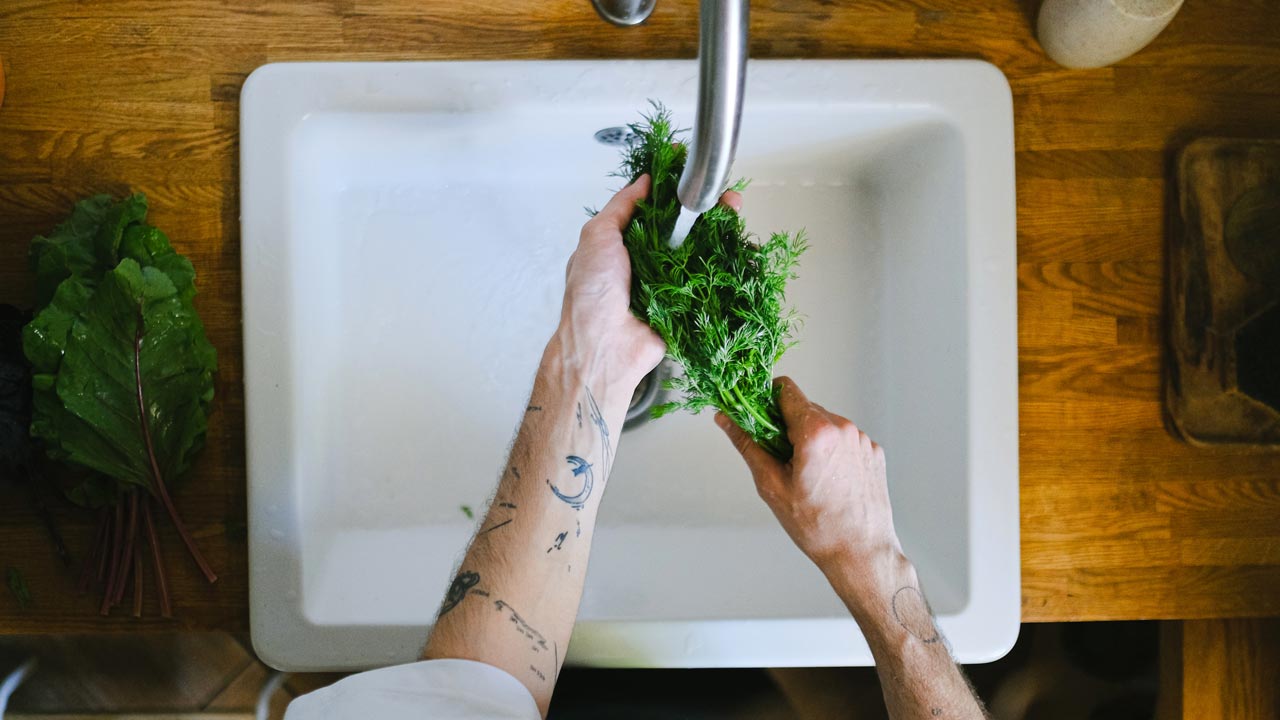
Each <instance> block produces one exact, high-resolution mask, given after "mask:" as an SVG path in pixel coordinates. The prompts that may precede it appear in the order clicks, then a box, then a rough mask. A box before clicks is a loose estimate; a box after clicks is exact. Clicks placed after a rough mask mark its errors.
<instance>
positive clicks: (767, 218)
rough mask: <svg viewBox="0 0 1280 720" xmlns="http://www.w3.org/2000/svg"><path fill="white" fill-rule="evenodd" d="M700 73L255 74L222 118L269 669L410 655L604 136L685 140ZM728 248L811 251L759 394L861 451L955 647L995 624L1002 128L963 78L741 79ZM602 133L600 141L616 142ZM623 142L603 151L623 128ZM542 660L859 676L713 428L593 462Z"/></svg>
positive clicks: (975, 648) (526, 360)
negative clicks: (589, 491)
mask: <svg viewBox="0 0 1280 720" xmlns="http://www.w3.org/2000/svg"><path fill="white" fill-rule="evenodd" d="M696 70H697V68H696V65H695V64H694V63H693V62H686V61H658V62H456V63H453V62H441V63H367V64H366V63H334V64H274V65H267V66H265V67H262V68H259V69H258V70H257V71H256V72H254V73H253V74H252V75H251V76H250V77H249V79H248V81H247V82H246V83H245V86H244V90H243V94H242V106H241V107H242V109H241V112H242V119H241V132H242V137H241V204H242V230H243V247H242V261H243V283H244V346H245V395H246V411H247V422H248V470H249V477H248V482H249V513H250V536H249V540H250V550H251V558H250V569H251V585H250V599H251V609H252V610H251V612H252V636H253V642H254V646H255V648H256V649H257V651H258V653H259V655H261V656H262V657H263V658H264V659H265V660H266V661H267V662H268V663H270V664H272V665H274V666H276V667H278V668H281V669H286V670H332V669H352V668H364V667H371V666H376V665H385V664H390V663H396V662H403V661H409V660H413V659H415V658H416V657H417V655H418V652H419V650H420V648H421V646H422V643H423V641H424V639H425V637H426V634H427V629H428V625H429V624H430V622H431V621H432V619H433V617H434V612H435V610H436V608H437V606H438V603H439V601H440V598H441V597H442V595H443V592H444V590H445V588H446V586H447V585H448V582H449V579H450V577H451V575H452V572H453V567H454V564H455V563H456V562H457V561H458V560H459V559H460V553H461V550H462V548H463V547H464V546H465V545H466V543H467V540H468V538H469V536H470V534H471V533H472V532H473V530H474V521H472V520H470V519H468V518H467V517H466V515H465V514H464V512H463V510H462V506H464V505H465V506H470V507H471V508H475V509H476V512H477V514H478V513H479V512H481V511H482V509H483V507H484V505H485V502H486V498H487V497H488V495H489V493H490V492H491V491H492V489H493V487H494V484H495V482H496V479H497V476H498V473H499V472H500V470H501V468H502V464H503V461H504V457H505V452H506V449H507V446H508V443H509V442H510V441H511V438H512V436H513V432H514V430H515V428H516V425H517V423H518V421H519V420H520V418H521V414H522V412H521V411H522V409H523V407H524V402H525V399H526V397H527V394H528V392H529V388H530V383H531V380H532V377H533V373H534V370H535V368H536V364H537V361H538V358H539V355H540V352H541V349H542V346H543V345H544V344H545V342H546V340H547V338H548V337H549V335H550V333H551V331H552V329H553V328H554V327H555V324H556V319H557V317H558V310H559V302H560V295H561V292H562V291H563V283H564V275H563V269H564V263H565V261H566V259H567V258H568V256H569V253H570V252H571V251H572V249H573V247H574V245H575V243H576V240H577V235H578V229H579V227H580V226H581V225H582V223H583V222H584V220H585V219H586V218H585V214H584V212H583V209H582V208H583V206H584V205H586V206H596V207H599V206H600V205H602V204H603V203H604V202H605V201H606V200H607V199H608V197H609V196H610V194H611V193H610V188H616V187H617V186H618V185H619V184H620V183H619V181H618V180H617V179H616V178H609V177H607V174H608V173H610V172H611V171H613V170H614V169H615V168H616V167H617V164H618V153H619V148H618V147H617V146H612V145H608V144H605V143H602V142H601V141H600V140H598V139H597V138H596V135H597V132H598V131H600V130H603V129H606V128H614V127H618V126H622V125H625V124H627V123H629V122H633V121H636V120H637V119H638V116H639V113H640V112H641V111H643V110H646V109H648V100H649V99H656V100H661V101H662V102H664V103H666V104H667V106H668V107H669V108H670V109H671V110H672V111H673V113H674V114H675V117H676V119H677V121H679V123H681V124H683V125H685V126H687V125H689V124H690V123H691V122H692V117H691V115H692V111H693V103H694V96H695V92H696V81H695V77H696ZM747 88H748V90H747V104H746V106H745V109H744V113H743V119H742V130H741V142H740V145H739V147H738V154H737V162H736V164H735V175H741V176H745V177H748V178H752V179H753V182H752V184H751V186H750V188H749V189H748V190H747V192H746V193H745V195H746V206H745V209H744V214H745V216H746V217H747V220H748V226H749V228H750V229H751V230H752V231H754V232H756V233H758V234H760V235H765V234H767V233H769V232H770V231H773V230H795V229H799V228H805V229H806V230H807V232H808V235H809V238H810V242H811V249H810V250H809V252H808V253H807V254H806V255H805V256H804V257H803V258H802V261H801V266H800V271H799V272H800V277H799V279H798V280H796V281H795V282H794V283H793V285H792V286H791V287H790V288H789V293H788V298H789V300H790V302H791V303H792V304H793V305H794V306H795V307H796V308H798V309H799V311H800V312H801V313H802V314H803V316H804V317H805V323H804V327H803V329H802V330H801V332H800V334H799V337H798V340H799V344H797V345H796V346H795V348H794V349H793V350H791V351H790V352H789V353H788V354H787V356H786V357H785V359H784V360H783V362H782V364H781V366H780V368H779V372H780V373H786V374H790V375H792V376H793V377H795V378H796V380H797V381H798V382H799V383H800V385H801V386H802V387H803V388H804V389H805V390H806V391H807V392H808V393H809V395H810V396H811V397H813V398H815V399H816V400H818V401H819V402H821V403H822V404H823V405H825V406H826V407H828V408H830V409H831V410H832V411H835V412H839V413H841V414H844V415H847V416H849V417H850V418H852V419H854V420H855V421H856V422H857V423H858V424H859V425H860V426H861V427H863V428H864V429H866V430H867V431H868V432H869V433H870V434H871V435H872V436H873V437H874V438H876V439H877V440H879V442H881V443H882V444H883V445H884V447H885V448H886V452H887V455H888V468H889V483H890V491H891V495H892V500H893V505H894V510H895V518H896V523H897V527H898V531H899V533H900V535H901V538H902V542H903V545H904V547H905V549H906V551H907V553H908V554H909V555H910V556H911V558H912V559H913V560H914V562H915V563H916V566H917V568H918V570H919V574H920V577H921V581H922V584H923V587H924V590H925V592H926V593H927V594H928V597H929V599H930V601H931V603H932V606H933V609H934V611H935V612H936V614H937V617H938V621H939V624H940V626H941V628H942V630H943V632H944V633H945V634H946V635H947V637H948V639H949V641H950V642H951V644H952V646H953V649H954V652H955V654H956V656H957V657H958V658H959V659H960V660H962V661H965V662H982V661H989V660H993V659H995V658H997V657H999V656H1001V655H1003V654H1004V653H1005V652H1006V651H1007V650H1008V649H1009V648H1010V647H1011V646H1012V645H1013V642H1014V640H1015V638H1016V636H1017V631H1018V625H1019V620H1020V597H1021V596H1020V593H1021V588H1020V578H1019V548H1018V432H1017V348H1016V322H1015V315H1016V288H1015V282H1016V281H1015V232H1014V181H1013V180H1014V175H1013V125H1012V108H1011V102H1010V95H1009V89H1008V85H1007V84H1006V82H1005V79H1004V77H1003V76H1002V75H1001V74H1000V72H999V71H998V70H996V69H995V68H994V67H992V66H991V65H988V64H985V63H981V62H973V61H883V62H882V61H832V62H828V61H754V62H752V63H751V65H750V68H749V73H748V82H747ZM604 135H606V136H609V135H610V134H609V133H605V134H604ZM617 135H618V133H614V134H612V136H613V137H616V136H617ZM579 618H580V622H579V624H578V626H577V629H576V630H575V633H574V637H573V645H572V647H571V649H570V652H569V655H568V658H569V660H570V661H571V662H576V663H579V664H587V665H598V666H637V667H664V666H665V667H677V666H679V667H701V666H721V667H729V666H788V665H863V664H870V663H871V662H872V658H871V653H870V651H869V650H868V648H867V644H866V642H865V640H864V639H863V638H862V637H861V635H860V634H859V631H858V628H857V626H856V624H855V623H854V622H853V621H852V620H851V619H850V618H849V616H848V614H847V612H846V611H845V608H844V606H843V605H842V604H841V603H840V601H839V599H838V598H837V597H836V595H835V594H834V593H833V592H832V591H831V590H830V589H829V587H828V586H827V583H826V582H825V580H824V578H823V576H822V575H821V574H820V573H819V572H818V571H817V570H816V569H815V568H814V567H813V566H812V565H811V564H810V563H809V562H808V561H807V560H806V559H805V558H804V557H803V556H802V555H801V554H800V553H799V552H798V551H797V550H796V549H795V548H794V547H793V546H792V544H791V542H790V541H789V540H788V539H787V537H786V535H785V534H784V533H783V532H782V531H781V529H779V527H778V525H777V523H776V522H775V521H774V519H773V517H772V516H771V515H770V513H769V511H768V510H767V509H766V508H765V506H764V504H763V503H762V502H761V501H760V500H759V499H758V498H757V497H756V494H755V491H754V487H753V485H752V483H751V480H750V476H749V475H748V473H747V470H746V468H745V467H744V466H743V464H742V462H741V460H740V459H739V458H738V457H737V455H736V454H735V453H734V452H733V450H732V448H731V447H730V445H729V443H728V442H727V441H726V440H725V439H724V437H723V436H722V435H721V433H720V431H719V430H718V429H717V428H716V427H715V426H714V423H712V421H711V417H710V415H709V414H705V413H704V414H703V415H700V416H693V415H687V414H680V415H676V416H670V417H666V418H662V419H661V420H657V421H653V422H649V423H646V424H643V425H640V426H638V427H636V428H634V429H632V430H630V431H627V432H626V433H625V434H623V436H622V437H621V440H620V442H619V448H618V454H617V459H616V464H615V469H614V475H613V478H612V480H611V481H610V482H609V492H608V496H607V498H606V500H605V502H604V505H603V509H602V512H601V514H600V521H599V530H598V532H597V534H596V545H595V549H594V553H593V556H592V560H591V568H590V572H589V573H588V578H587V585H586V591H585V595H584V597H583V601H582V607H581V612H580V615H579Z"/></svg>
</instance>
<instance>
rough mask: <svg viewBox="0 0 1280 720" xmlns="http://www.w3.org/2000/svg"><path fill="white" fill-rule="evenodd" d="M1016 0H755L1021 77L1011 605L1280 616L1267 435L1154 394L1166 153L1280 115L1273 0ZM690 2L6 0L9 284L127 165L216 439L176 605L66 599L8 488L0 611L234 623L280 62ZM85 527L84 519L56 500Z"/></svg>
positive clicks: (89, 622)
mask: <svg viewBox="0 0 1280 720" xmlns="http://www.w3.org/2000/svg"><path fill="white" fill-rule="evenodd" d="M1032 1H1033V0H1025V1H1021V2H1019V1H1014V0H993V1H991V2H985V3H984V2H971V1H970V0H858V1H856V2H834V1H832V0H825V1H824V0H756V2H753V3H752V16H751V52H752V55H753V56H754V57H758V58H766V57H769V58H776V57H815V58H883V57H976V58H983V59H986V60H989V61H991V62H993V63H995V64H996V65H998V66H999V67H1000V68H1001V69H1002V70H1003V71H1004V72H1005V74H1006V75H1007V76H1008V77H1009V82H1010V84H1011V86H1012V88H1013V92H1014V112H1015V115H1016V143H1017V174H1018V181H1017V191H1018V252H1019V257H1018V263H1019V264H1018V288H1019V293H1018V302H1019V321H1018V337H1019V347H1020V363H1019V365H1020V388H1021V436H1022V437H1021V452H1022V557H1023V617H1024V619H1025V620H1028V621H1042V620H1065V619H1111V618H1203V617H1215V616H1261V615H1280V456H1277V455H1276V454H1260V453H1249V452H1242V451H1229V450H1205V449H1197V448H1191V447H1188V446H1186V445H1184V444H1182V443H1180V442H1178V441H1176V440H1174V439H1173V438H1171V437H1170V435H1169V434H1168V433H1167V432H1166V431H1165V428H1164V427H1163V425H1162V419H1161V404H1160V394H1159V387H1160V381H1159V378H1160V344H1159V343H1160V335H1161V332H1162V330H1161V322H1160V316H1161V312H1160V310H1161V304H1162V286H1163V278H1162V258H1163V249H1164V243H1165V234H1164V231H1165V211H1166V207H1167V203H1168V197H1167V195H1168V192H1169V185H1168V183H1167V181H1166V173H1167V167H1168V164H1169V159H1170V157H1171V153H1172V150H1173V149H1175V148H1176V147H1178V146H1180V145H1181V144H1183V143H1184V142H1185V141H1186V140H1187V139H1189V138H1191V137H1194V136H1197V135H1202V134H1214V135H1220V136H1246V137H1251V136H1258V137H1267V136H1270V137H1276V136H1278V135H1280V15H1277V13H1276V12H1275V6H1274V4H1273V3H1272V2H1270V0H1220V1H1218V2H1212V3H1208V2H1190V3H1187V4H1186V6H1185V7H1184V9H1183V10H1182V12H1181V13H1180V14H1179V15H1178V17H1177V18H1176V19H1175V20H1174V21H1173V23H1172V24H1171V25H1170V27H1169V28H1168V30H1167V31H1166V32H1165V33H1164V34H1163V35H1162V36H1161V37H1160V38H1159V39H1157V40H1156V41H1155V42H1154V43H1153V44H1152V45H1151V46H1150V47H1148V48H1147V49H1146V50H1144V51H1143V52H1141V53H1139V54H1138V55H1136V56H1135V57H1133V58H1131V59H1129V60H1126V61H1125V62H1123V63H1121V64H1119V65H1116V66H1114V67H1110V68H1103V69H1099V70H1089V71H1069V70H1064V69H1062V68H1058V67H1056V66H1054V65H1053V64H1052V63H1050V62H1049V61H1048V60H1047V59H1045V57H1044V55H1043V54H1042V53H1041V51H1040V48H1039V46H1038V45H1037V43H1036V41H1035V39H1034V37H1033V35H1032V32H1031V22H1030V20H1029V13H1030V12H1031V11H1032V9H1033V8H1031V7H1030V5H1031V4H1032ZM695 53H696V3H695V2H693V0H658V5H657V10H656V12H655V14H654V16H653V17H652V18H651V19H650V21H649V22H648V23H647V24H646V25H644V26H642V27H638V28H631V29H619V28H614V27H612V26H609V25H607V24H605V23H604V22H603V21H601V20H600V19H598V18H597V17H596V15H595V13H594V12H593V10H592V9H591V6H590V3H589V2H588V0H527V1H520V0H502V1H501V2H499V1H497V0H470V1H469V2H454V1H452V0H310V1H303V0H98V1H95V2H80V1H74V0H5V1H4V2H3V3H2V4H0V55H2V56H3V58H4V60H3V62H4V64H5V70H6V71H7V80H8V83H7V97H6V99H5V103H4V106H3V107H2V108H0V302H16V303H22V304H25V303H28V302H29V301H30V296H31V289H32V288H31V279H30V276H29V275H28V273H27V271H26V261H25V256H26V248H27V243H28V241H29V240H30V238H31V236H32V235H34V234H36V233H40V232H45V231H47V230H48V229H50V228H51V227H52V226H53V225H54V224H55V223H56V222H58V221H59V220H60V219H61V218H63V217H65V216H66V214H67V212H68V210H69V208H70V207H71V204H72V203H73V202H74V201H75V200H76V199H78V198H80V197H81V196H84V195H88V194H91V193H96V192H104V191H105V192H116V193H122V192H124V191H125V190H126V189H128V188H132V189H134V190H138V191H142V192H145V193H146V194H147V196H148V197H149V198H150V200H151V206H152V208H153V210H152V215H151V217H152V219H153V221H154V222H155V223H156V224H157V225H158V226H160V227H161V228H163V229H164V230H165V231H166V232H168V233H169V234H170V236H171V237H172V238H173V239H174V243H175V245H176V246H177V247H178V249H179V250H180V251H182V252H184V253H186V254H187V255H188V256H189V257H190V258H191V259H192V261H193V262H194V263H195V266H196V268H197V269H198V271H199V273H200V275H199V287H200V291H201V294H200V296H199V298H198V300H197V303H198V307H199V308H200V311H201V313H202V315H203V317H204V320H205V322H206V324H207V326H208V329H209V336H210V339H211V340H212V341H213V343H214V345H215V346H217V348H218V351H219V358H220V364H221V369H220V372H219V375H218V381H217V382H218V384H217V393H218V395H217V400H216V411H215V414H214V416H213V418H212V420H211V425H210V434H209V444H208V447H207V449H206V450H205V451H204V453H203V455H202V456H201V457H200V459H199V463H198V467H197V469H196V471H195V472H194V473H193V475H192V477H190V478H189V480H188V482H187V483H185V486H184V487H183V488H181V490H180V491H179V493H178V500H177V502H178V504H179V505H180V507H181V509H182V512H183V515H184V517H185V518H186V520H187V521H188V522H189V523H190V524H191V526H192V527H193V529H194V531H195V533H196V535H197V536H198V537H199V539H200V542H201V544H202V546H203V547H204V549H205V551H206V552H207V554H208V557H209V558H210V560H211V562H212V564H213V565H214V567H215V569H216V570H217V571H218V574H219V575H220V579H219V581H218V583H217V585H215V586H213V587H209V586H207V585H206V584H205V583H204V582H203V580H202V579H201V578H200V577H199V574H198V572H197V571H196V569H195V568H194V567H193V566H192V564H191V562H190V561H189V559H188V558H187V557H186V555H185V554H184V552H183V550H182V548H181V546H180V544H179V542H178V538H177V537H176V536H175V535H174V534H173V533H172V531H171V530H169V529H168V528H167V526H166V527H165V530H164V536H163V540H164V542H165V543H166V553H167V555H168V566H169V570H170V575H171V583H172V589H173V597H174V599H175V606H176V607H175V610H176V615H177V619H176V620H174V621H172V622H167V621H161V620H159V619H157V618H156V617H155V614H156V613H155V607H154V605H153V604H151V605H149V606H148V608H147V612H148V615H149V617H148V619H145V620H143V621H140V622H139V621H134V620H133V619H131V618H128V619H126V618H121V617H113V618H110V619H104V618H101V617H99V616H98V615H97V613H96V612H95V610H94V603H93V601H92V600H91V599H90V598H82V597H77V596H75V595H74V594H73V593H72V592H71V589H72V584H73V580H72V575H73V573H72V572H70V571H66V570H64V569H63V568H62V567H61V566H60V565H59V564H58V563H57V560H56V559H55V557H54V555H53V552H52V550H51V548H50V546H49V544H48V542H47V541H46V538H45V536H44V533H43V531H42V530H41V529H40V528H39V527H38V525H37V523H36V521H35V517H34V515H33V513H32V511H31V509H30V504H29V503H28V502H27V501H26V500H25V498H24V497H23V495H22V493H20V492H17V491H15V490H14V489H12V488H9V487H6V489H5V490H3V493H2V494H0V503H3V508H4V510H3V512H2V513H0V565H3V566H11V567H16V568H18V569H20V570H21V571H22V572H23V573H24V574H25V576H26V578H27V581H28V584H29V586H30V589H31V595H32V598H33V603H32V605H31V606H30V607H29V608H28V609H26V610H21V609H19V608H18V606H17V604H16V602H15V601H14V600H13V599H12V598H11V597H9V596H8V594H2V595H0V630H3V631H8V632H68V631H106V630H118V631H133V630H137V629H145V628H206V629H212V628H217V629H226V630H243V629H245V628H246V627H247V622H248V607H247V600H248V598H247V567H246V565H247V554H246V544H245V540H244V532H243V530H244V521H245V477H244V475H245V462H244V412H243V395H242V391H241V342H240V282H239V270H238V264H239V250H240V248H239V228H238V204H239V198H238V196H237V193H238V182H237V172H238V168H237V158H236V153H237V112H238V94H239V88H240V86H241V84H242V83H243V81H244V78H245V77H246V75H247V74H248V73H249V72H250V71H252V70H253V69H254V68H255V67H257V66H259V65H261V64H263V63H266V62H271V61H278V60H339V59H345V60H425V59H449V58H459V59H461V58H467V59H476V58H630V57H641V58H680V57H682V58H690V57H693V56H694V55H695ZM56 514H57V517H58V520H59V522H60V523H61V525H62V528H63V532H64V533H65V534H66V536H67V542H68V543H69V544H70V545H71V547H72V550H73V551H74V552H76V553H80V552H82V551H83V550H84V547H85V544H86V542H87V540H88V537H87V535H88V533H89V522H90V520H89V518H88V517H86V516H84V515H83V514H81V513H79V512H76V511H75V510H74V509H69V508H59V509H58V510H57V511H56Z"/></svg>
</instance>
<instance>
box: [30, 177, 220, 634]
mask: <svg viewBox="0 0 1280 720" xmlns="http://www.w3.org/2000/svg"><path fill="white" fill-rule="evenodd" d="M146 213H147V203H146V198H145V197H144V196H142V195H140V194H135V195H132V196H130V197H128V198H125V199H124V200H121V201H119V202H116V201H114V200H112V199H111V198H110V197H108V196H105V195H99V196H96V197H92V198H89V199H87V200H84V201H82V202H80V203H78V204H77V205H76V207H75V209H74V210H73V211H72V214H71V217H70V219H68V220H67V221H66V222H64V223H63V224H61V225H59V226H58V227H57V228H56V229H55V230H54V231H53V233H51V234H50V235H49V236H48V237H37V238H35V239H34V240H33V241H32V242H31V268H32V270H33V272H35V275H36V283H35V284H36V301H37V306H36V315H35V317H34V318H33V319H32V321H31V323H30V324H28V325H27V326H26V328H24V330H23V350H24V352H25V353H26V356H27V358H28V359H29V360H30V361H31V365H32V372H33V375H32V388H33V415H32V421H31V434H32V436H33V437H36V438H38V439H40V440H42V441H43V442H44V447H45V451H46V453H47V454H48V455H49V456H50V457H51V458H53V459H56V460H60V461H63V462H65V463H67V464H69V465H71V466H74V467H77V468H82V469H84V470H87V471H89V472H88V473H87V477H86V478H85V479H83V480H82V481H80V482H79V483H77V484H76V485H74V486H72V487H71V488H69V489H68V490H67V491H66V494H67V496H68V497H69V498H70V499H71V500H72V501H74V502H76V503H79V504H81V505H84V506H87V507H91V508H99V509H101V511H100V513H99V515H100V519H99V529H98V542H97V543H95V545H94V547H93V550H91V552H90V553H89V555H88V556H86V558H85V568H84V572H83V573H82V576H81V585H82V587H84V586H85V585H87V582H88V579H89V578H90V576H91V570H92V569H93V567H94V566H97V568H98V573H97V575H98V580H99V581H100V582H102V583H103V584H104V592H103V601H102V612H103V613H104V614H105V613H107V612H109V611H110V609H111V607H112V606H114V605H116V604H118V603H119V602H120V600H121V598H122V597H123V594H124V587H125V582H126V579H127V578H128V577H129V575H130V571H133V576H134V598H133V599H134V613H135V614H139V613H140V612H141V600H142V599H141V595H140V591H141V580H142V572H141V570H142V566H141V562H142V552H141V547H142V544H141V542H140V541H139V537H140V536H141V535H144V534H145V535H146V540H147V542H148V544H149V545H150V546H151V555H152V559H153V561H154V562H155V564H156V580H157V586H158V587H157V592H158V594H159V595H160V607H161V612H162V614H165V615H168V613H169V600H168V595H167V586H166V584H165V579H164V574H163V571H162V568H161V567H160V564H159V559H160V552H159V548H158V546H157V536H156V533H155V523H154V521H153V519H152V514H153V513H152V506H153V505H155V504H159V505H160V506H162V507H163V508H164V510H165V511H166V512H167V513H168V515H169V517H170V520H171V521H172V522H173V525H174V527H175V529H176V530H177V531H178V535H179V536H180V537H181V538H182V540H183V542H184V543H185V544H186V546H187V549H188V551H189V552H190V553H191V556H192V558H194V559H195V561H196V564H197V565H198V566H199V567H200V570H201V572H203V573H204V575H205V577H206V578H207V579H208V580H209V582H213V581H215V580H216V579H217V576H216V575H215V574H214V573H213V571H212V569H210V567H209V564H208V563H207V562H206V561H205V559H204V557H203V556H202V555H201V554H200V551H199V549H198V548H197V547H196V545H195V541H194V539H193V538H192V537H191V534H190V533H189V532H188V531H187V528H186V526H185V525H184V524H183V522H182V520H181V518H180V517H179V516H178V512H177V509H176V508H175V507H174V505H173V501H172V499H171V497H170V494H169V485H170V484H172V483H173V482H175V481H176V480H177V479H178V478H180V477H181V476H182V475H183V474H184V473H185V472H186V471H187V470H188V469H189V468H190V467H191V461H192V458H193V457H194V456H195V453H196V452H197V451H198V450H199V449H200V448H201V447H202V446H203V445H204V439H205V431H206V428H207V418H208V414H209V405H210V403H211V402H212V400H213V373H214V370H215V369H216V365H217V358H216V354H215V352H214V349H213V346H212V345H210V344H209V341H208V339H207V338H206V337H205V331H204V325H203V324H202V323H201V322H200V317H199V316H198V315H197V314H196V311H195V307H194V306H193V305H192V300H193V299H194V297H195V294H196V290H195V271H194V269H193V268H192V266H191V263H190V262H189V261H188V260H187V259H186V258H185V257H183V256H182V255H179V254H178V253H176V252H174V250H173V248H172V247H171V246H170V244H169V239H168V238H167V237H166V236H165V234H164V233H162V232H161V231H160V230H158V229H156V228H155V227H152V226H151V225H148V224H147V223H146V221H145V218H146Z"/></svg>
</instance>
